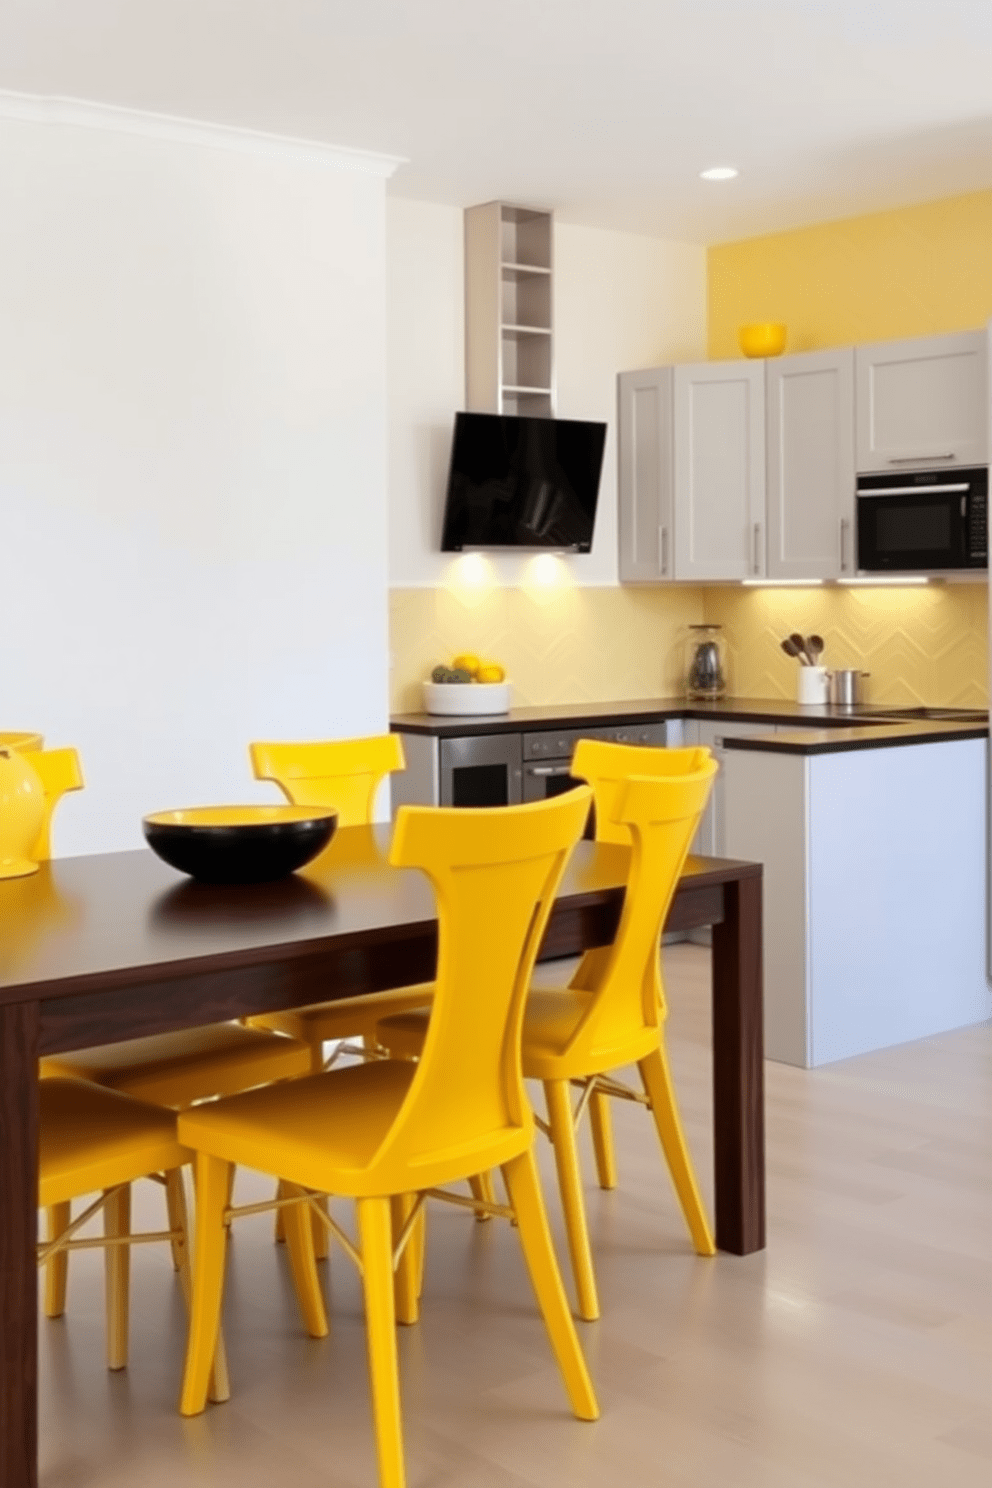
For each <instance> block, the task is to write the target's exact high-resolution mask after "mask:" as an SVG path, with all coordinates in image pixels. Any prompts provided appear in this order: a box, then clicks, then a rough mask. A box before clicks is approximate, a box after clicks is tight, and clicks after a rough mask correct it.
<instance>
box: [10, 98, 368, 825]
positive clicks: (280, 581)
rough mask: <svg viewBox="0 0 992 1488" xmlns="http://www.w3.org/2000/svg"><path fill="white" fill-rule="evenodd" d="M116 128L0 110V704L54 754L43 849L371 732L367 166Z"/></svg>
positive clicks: (233, 790)
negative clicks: (293, 744) (257, 749)
mask: <svg viewBox="0 0 992 1488" xmlns="http://www.w3.org/2000/svg"><path fill="white" fill-rule="evenodd" d="M119 122H120V123H121V126H122V127H121V128H120V129H117V128H116V127H114V128H109V127H100V128H90V127H85V126H77V125H75V124H73V123H71V122H58V121H55V122H46V123H37V122H32V121H12V120H3V121H0V195H2V199H3V202H4V220H5V227H4V231H3V233H2V234H0V322H2V324H3V328H4V330H3V336H2V337H0V448H2V449H3V462H2V466H0V510H2V516H3V548H4V608H5V612H6V613H7V614H8V615H10V616H16V617H18V621H17V624H16V625H7V626H5V627H4V628H3V629H2V631H0V676H2V678H3V720H2V722H3V727H5V728H13V729H19V728H24V729H37V730H39V731H41V732H43V733H44V735H45V736H46V741H47V742H48V743H49V744H50V745H51V746H53V747H55V746H59V745H74V746H76V747H77V748H78V750H79V752H80V755H81V757H82V761H83V768H84V771H85V775H86V789H85V791H82V792H80V793H79V794H77V795H74V796H70V797H68V798H67V799H66V801H65V802H64V804H63V806H62V807H61V808H60V811H59V813H58V816H57V818H56V823H55V848H56V852H57V853H86V852H96V851H105V850H116V849H126V848H132V847H138V846H140V845H142V834H141V817H142V815H143V814H144V813H146V812H148V811H152V810H155V809H158V808H163V807H176V806H186V805H195V804H202V803H207V802H224V801H240V800H263V799H270V800H271V799H275V793H274V791H273V788H272V787H271V786H270V785H265V784H260V783H255V782H254V781H253V780H252V778H251V772H250V767H249V762H248V755H247V745H248V742H249V740H250V739H252V738H257V737H263V736H269V737H273V736H275V737H286V738H292V737H320V736H325V737H332V736H335V735H346V734H362V733H374V732H377V731H379V730H381V729H383V728H384V727H385V726H386V723H387V675H388V668H387V605H386V598H387V569H386V460H385V445H386V384H385V337H386V326H385V221H384V215H385V183H384V177H383V174H382V171H381V169H379V168H378V167H379V166H381V162H379V163H378V164H377V168H376V170H375V171H374V172H370V171H369V170H366V169H365V168H364V167H365V165H367V164H368V163H369V162H368V161H367V160H365V159H364V158H362V157H359V158H357V159H355V160H349V161H348V163H347V165H342V163H341V161H335V160H332V161H328V160H327V159H326V158H324V157H322V156H321V154H320V152H315V154H314V156H313V158H306V157H304V156H302V155H299V154H290V155H287V154H286V153H285V152H283V153H278V152H277V153H266V150H265V149H264V148H261V147H260V149H259V150H258V151H256V150H254V149H253V148H252V147H251V139H250V137H249V140H248V147H247V148H246V149H244V150H241V149H237V150H234V149H228V148H213V147H212V145H211V144H210V143H209V142H204V141H202V140H201V139H200V138H199V137H196V138H193V139H190V140H188V141H187V140H185V139H174V138H171V137H168V138H159V137H147V136H145V135H143V134H141V133H140V132H137V133H135V132H129V129H128V127H127V126H128V119H127V116H125V118H124V119H122V120H121V121H119ZM383 805H384V809H385V810H386V811H388V801H387V802H384V803H383Z"/></svg>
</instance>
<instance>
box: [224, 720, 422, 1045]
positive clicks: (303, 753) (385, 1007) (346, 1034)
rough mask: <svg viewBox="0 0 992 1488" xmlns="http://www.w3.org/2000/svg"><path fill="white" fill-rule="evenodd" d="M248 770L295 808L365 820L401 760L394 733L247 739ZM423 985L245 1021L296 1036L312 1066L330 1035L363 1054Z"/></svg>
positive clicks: (418, 998)
mask: <svg viewBox="0 0 992 1488" xmlns="http://www.w3.org/2000/svg"><path fill="white" fill-rule="evenodd" d="M249 753H250V755H251V763H252V769H253V771H254V773H255V777H256V779H258V780H271V781H274V782H275V784H276V785H278V787H279V789H280V790H281V791H282V793H283V795H284V796H285V797H286V799H287V800H288V801H291V802H292V803H293V805H295V806H333V807H335V808H336V809H337V813H338V826H339V827H360V826H368V825H369V824H370V823H371V821H372V811H373V808H374V806H375V798H376V793H377V791H378V789H379V787H380V785H381V784H382V782H383V780H384V779H385V778H386V776H387V775H389V774H391V773H392V772H393V771H394V770H402V769H404V768H405V766H406V762H405V759H404V756H403V741H402V740H401V738H400V736H399V734H382V735H377V736H374V737H372V738H368V739H331V740H326V741H320V742H316V743H287V744H251V745H249ZM430 996H431V992H430V988H429V987H423V986H421V987H418V988H417V989H416V990H415V991H414V992H413V993H411V992H410V991H409V989H407V988H399V989H397V990H396V991H392V990H390V991H387V992H369V993H366V994H365V995H363V996H361V997H348V998H344V999H342V1000H341V1001H339V1002H326V1003H317V1004H314V1005H312V1006H310V1007H305V1008H294V1009H291V1010H287V1011H286V1012H278V1013H263V1014H261V1015H260V1016H258V1017H257V1018H252V1020H251V1021H252V1023H253V1024H255V1025H256V1026H260V1027H264V1028H275V1029H278V1030H279V1032H280V1033H286V1034H289V1035H290V1036H291V1037H292V1038H297V1039H302V1040H303V1042H304V1043H306V1044H308V1045H309V1047H310V1052H311V1068H312V1070H313V1072H314V1073H315V1074H316V1073H317V1071H318V1070H321V1069H323V1068H324V1044H325V1043H330V1042H332V1041H333V1040H336V1039H352V1038H361V1039H363V1040H364V1043H365V1048H364V1049H358V1048H353V1049H351V1050H350V1051H349V1052H353V1053H368V1052H370V1051H371V1049H372V1046H373V1045H374V1041H375V1029H376V1024H377V1023H378V1021H379V1019H380V1018H384V1017H387V1016H388V1015H389V1014H390V1013H400V1012H405V1011H406V1010H407V1009H408V1008H411V1007H423V1006H424V1005H425V1004H426V1003H427V1002H429V1001H430Z"/></svg>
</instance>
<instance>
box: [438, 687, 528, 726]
mask: <svg viewBox="0 0 992 1488" xmlns="http://www.w3.org/2000/svg"><path fill="white" fill-rule="evenodd" d="M423 686H424V709H425V711H426V712H428V713H447V714H449V715H456V716H458V717H462V718H464V717H465V716H466V715H468V714H475V713H508V712H509V711H510V692H511V687H510V683H509V682H425V683H424V684H423Z"/></svg>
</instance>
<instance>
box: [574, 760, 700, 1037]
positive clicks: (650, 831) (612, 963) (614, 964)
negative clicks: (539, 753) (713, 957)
mask: <svg viewBox="0 0 992 1488" xmlns="http://www.w3.org/2000/svg"><path fill="white" fill-rule="evenodd" d="M645 752H648V751H645ZM658 753H670V754H674V753H679V754H681V755H682V756H683V758H682V759H681V760H679V762H678V763H679V764H680V765H685V764H689V763H695V764H696V768H695V769H693V770H685V771H684V772H683V773H679V774H672V775H670V776H662V775H655V776H647V775H631V776H629V777H628V778H627V780H626V781H624V782H623V784H622V785H619V786H618V787H617V789H616V790H615V792H614V795H613V804H612V821H613V823H614V824H616V825H621V824H622V825H623V826H624V827H625V828H626V829H627V831H628V832H629V838H630V843H631V856H630V870H629V874H628V878H627V890H626V893H625V896H624V904H623V912H622V914H621V916H620V924H619V926H618V928H617V933H616V936H615V938H614V941H613V944H612V945H611V946H610V947H608V948H607V950H606V951H605V953H604V955H603V956H602V958H601V959H600V960H599V961H598V962H596V963H594V970H595V976H593V977H590V976H589V975H588V974H586V975H582V973H583V970H584V967H583V966H580V968H579V973H577V975H576V978H575V979H574V980H573V986H576V987H581V988H582V990H584V991H586V992H591V993H592V994H593V996H592V997H591V999H590V1003H589V1008H588V1010H587V1011H586V1013H585V1014H584V1016H583V1017H582V1019H581V1020H580V1022H579V1024H578V1025H577V1027H576V1029H575V1032H574V1034H573V1036H572V1039H571V1041H570V1052H572V1053H575V1054H579V1053H580V1051H581V1052H583V1053H587V1054H589V1056H590V1057H593V1058H595V1057H598V1055H599V1054H601V1053H603V1052H604V1051H606V1050H608V1049H613V1048H616V1049H618V1050H622V1048H623V1046H624V1045H625V1043H627V1042H628V1041H630V1040H636V1039H637V1037H638V1036H639V1035H641V1034H643V1033H644V1032H645V1030H647V1029H656V1028H657V1027H658V1026H659V1024H660V1022H661V1020H662V1019H663V1018H664V1017H665V1011H666V1010H665V996H664V989H663V986H662V980H661V956H660V942H661V933H662V929H663V927H664V923H665V919H666V917H667V915H668V910H669V906H670V905H671V902H672V898H673V895H674V893H675V889H676V886H677V884H678V880H679V875H680V873H681V872H682V867H683V864H684V863H685V859H686V855H687V854H688V851H689V845H690V843H691V842H692V838H693V835H694V834H695V831H696V827H697V825H698V822H699V818H700V816H701V815H702V813H703V810H704V808H705V806H706V802H707V799H708V797H709V793H710V790H711V789H712V785H713V778H714V776H715V775H716V772H717V762H716V760H715V759H713V757H712V755H711V754H710V752H709V750H708V749H697V750H681V751H674V750H670V751H658ZM690 754H694V755H695V756H696V757H697V758H696V760H695V761H694V762H693V761H690V760H688V759H686V758H685V756H687V755H690ZM618 1062H620V1061H618Z"/></svg>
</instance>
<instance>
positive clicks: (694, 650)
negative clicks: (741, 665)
mask: <svg viewBox="0 0 992 1488" xmlns="http://www.w3.org/2000/svg"><path fill="white" fill-rule="evenodd" d="M726 694H727V642H726V639H725V637H724V634H723V628H722V626H720V625H690V626H689V638H688V640H687V641H686V648H685V695H686V697H687V698H694V699H697V700H705V699H707V698H710V699H712V698H722V697H725V696H726Z"/></svg>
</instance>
